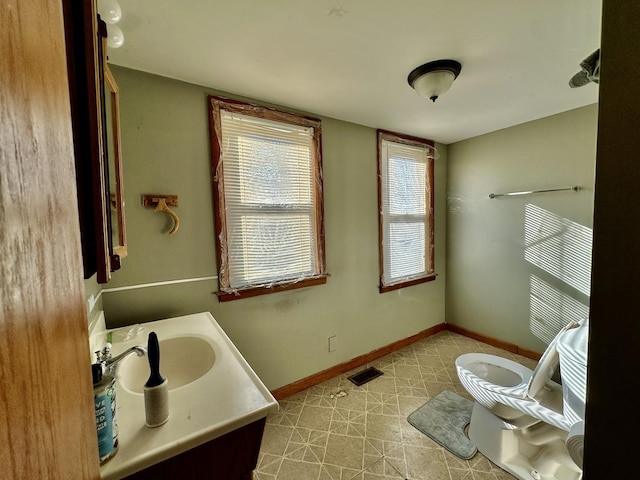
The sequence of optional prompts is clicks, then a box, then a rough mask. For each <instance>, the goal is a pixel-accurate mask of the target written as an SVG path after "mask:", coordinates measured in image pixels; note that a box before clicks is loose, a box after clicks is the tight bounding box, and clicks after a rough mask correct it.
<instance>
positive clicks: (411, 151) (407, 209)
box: [379, 137, 433, 287]
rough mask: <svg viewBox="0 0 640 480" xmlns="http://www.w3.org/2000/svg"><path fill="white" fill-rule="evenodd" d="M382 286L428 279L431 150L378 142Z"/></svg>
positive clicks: (430, 249) (430, 272) (385, 140)
mask: <svg viewBox="0 0 640 480" xmlns="http://www.w3.org/2000/svg"><path fill="white" fill-rule="evenodd" d="M379 147H380V152H379V162H380V165H379V168H380V203H381V205H380V208H381V211H380V222H381V232H382V239H381V270H382V272H381V287H384V286H390V285H396V284H399V283H403V282H408V281H411V280H414V279H418V278H423V277H426V276H428V275H431V274H433V258H432V247H433V245H432V241H433V239H432V238H433V234H432V229H433V227H432V205H431V199H432V195H431V188H432V186H431V179H430V171H431V168H430V167H431V165H430V162H431V161H432V152H433V149H432V147H431V146H430V145H428V144H425V145H420V144H407V143H402V142H396V141H392V140H389V139H385V138H384V137H383V138H382V139H381V141H380V143H379Z"/></svg>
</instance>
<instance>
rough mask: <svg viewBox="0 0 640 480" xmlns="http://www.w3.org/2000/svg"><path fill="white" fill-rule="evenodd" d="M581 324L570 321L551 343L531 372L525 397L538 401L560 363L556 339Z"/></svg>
mask: <svg viewBox="0 0 640 480" xmlns="http://www.w3.org/2000/svg"><path fill="white" fill-rule="evenodd" d="M580 325H581V323H579V322H576V321H574V320H572V321H570V322H569V324H568V325H566V326H565V327H563V328H562V329H561V330H560V331H559V332H558V334H557V335H556V336H555V338H554V339H553V340H552V341H551V343H550V344H549V346H548V347H547V349H546V350H545V351H544V353H543V354H542V357H540V361H539V362H538V364H537V365H536V368H535V369H534V370H533V374H532V375H531V379H530V380H529V385H528V387H527V396H528V397H529V398H530V399H532V400H539V396H540V393H541V392H542V389H543V388H544V386H545V385H546V384H547V382H549V380H551V377H552V376H553V374H554V373H555V371H556V369H557V368H558V364H559V363H560V356H559V354H558V349H557V348H556V347H557V343H558V339H559V338H560V337H561V336H562V335H563V334H564V333H565V332H566V331H567V330H571V329H572V328H576V327H579V326H580Z"/></svg>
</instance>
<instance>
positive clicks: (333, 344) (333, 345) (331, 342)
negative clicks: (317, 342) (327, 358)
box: [329, 335, 338, 352]
mask: <svg viewBox="0 0 640 480" xmlns="http://www.w3.org/2000/svg"><path fill="white" fill-rule="evenodd" d="M337 348H338V344H337V340H336V336H335V335H333V336H332V337H329V352H335V351H336V349H337Z"/></svg>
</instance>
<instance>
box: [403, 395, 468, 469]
mask: <svg viewBox="0 0 640 480" xmlns="http://www.w3.org/2000/svg"><path fill="white" fill-rule="evenodd" d="M472 410H473V402H471V401H470V400H467V399H466V398H463V397H461V396H460V395H458V394H456V393H453V392H449V391H447V390H445V391H443V392H440V393H439V394H438V395H436V396H435V397H433V398H432V399H431V400H429V401H428V402H427V403H425V404H424V405H423V406H421V407H420V408H419V409H417V410H416V411H415V412H413V413H412V414H410V415H409V416H408V417H407V421H408V422H409V423H410V424H411V425H413V426H414V427H415V428H417V429H418V430H420V431H421V432H422V433H424V434H425V435H426V436H428V437H429V438H431V439H432V440H433V441H434V442H436V443H438V444H439V445H440V446H442V447H444V448H446V449H447V450H449V451H450V452H451V453H453V454H454V455H456V456H458V457H460V458H463V459H465V460H468V459H470V458H471V457H473V456H474V455H475V454H476V452H477V451H478V449H477V448H476V446H475V445H474V444H473V442H471V440H469V438H468V437H467V436H466V435H465V433H464V429H465V427H466V426H467V425H469V422H470V421H471V411H472Z"/></svg>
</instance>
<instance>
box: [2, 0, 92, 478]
mask: <svg viewBox="0 0 640 480" xmlns="http://www.w3.org/2000/svg"><path fill="white" fill-rule="evenodd" d="M0 25H2V27H1V28H0V470H1V471H0V477H2V478H7V479H29V480H33V479H65V480H67V479H74V480H75V479H80V480H84V479H98V478H99V477H100V472H99V466H98V458H97V439H96V432H95V420H94V416H93V395H92V385H91V376H90V371H89V364H90V357H89V345H88V338H87V336H88V335H87V323H86V322H87V320H86V311H85V305H84V285H83V269H82V263H81V254H80V230H79V221H78V204H77V199H76V184H75V171H74V158H73V143H72V131H71V116H70V109H69V88H68V83H67V70H66V56H65V35H64V26H63V15H62V2H60V0H41V1H38V2H34V1H24V0H1V1H0Z"/></svg>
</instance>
